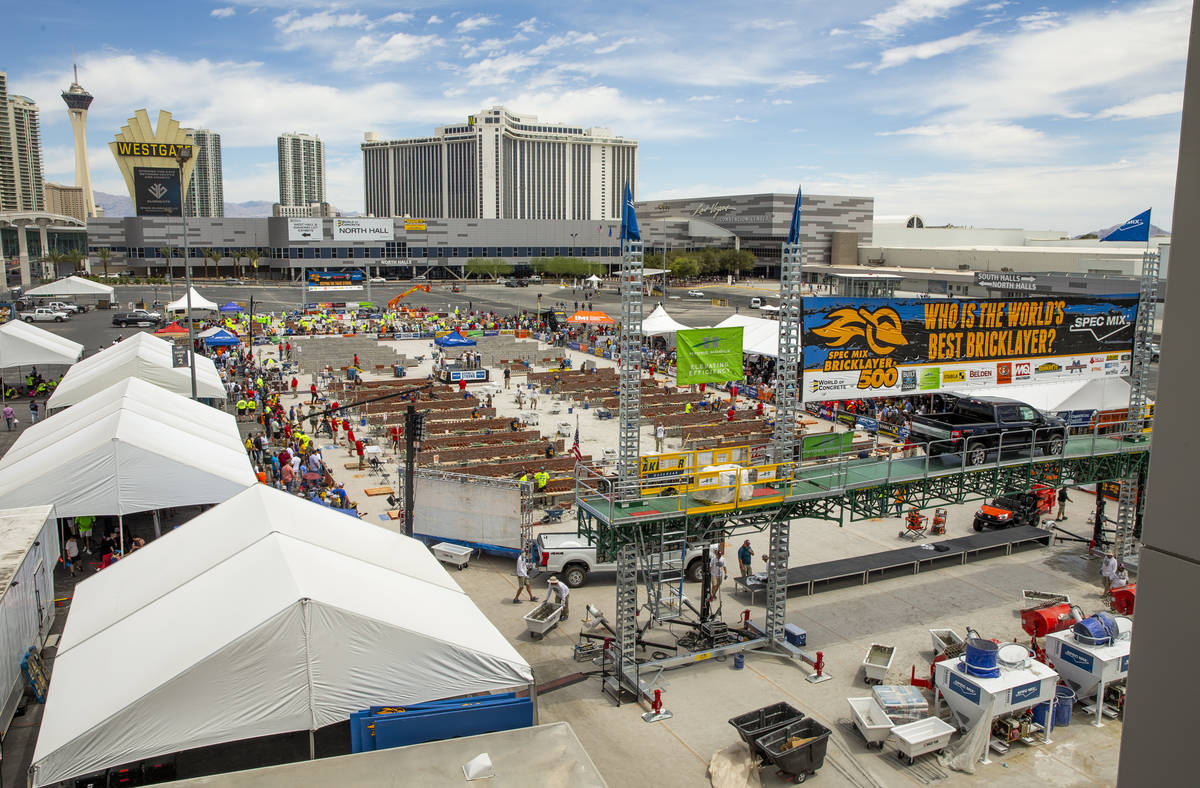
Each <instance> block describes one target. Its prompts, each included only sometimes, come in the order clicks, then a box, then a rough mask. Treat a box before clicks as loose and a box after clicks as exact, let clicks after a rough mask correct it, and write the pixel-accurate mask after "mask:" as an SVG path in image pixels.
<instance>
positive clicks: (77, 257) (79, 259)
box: [63, 249, 83, 274]
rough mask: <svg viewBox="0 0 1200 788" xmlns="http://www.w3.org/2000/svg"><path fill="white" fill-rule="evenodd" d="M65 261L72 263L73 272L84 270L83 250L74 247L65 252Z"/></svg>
mask: <svg viewBox="0 0 1200 788" xmlns="http://www.w3.org/2000/svg"><path fill="white" fill-rule="evenodd" d="M63 262H64V263H70V264H71V273H73V274H78V273H82V272H83V252H81V251H79V250H78V249H72V250H71V251H69V252H67V253H66V254H64V255H63Z"/></svg>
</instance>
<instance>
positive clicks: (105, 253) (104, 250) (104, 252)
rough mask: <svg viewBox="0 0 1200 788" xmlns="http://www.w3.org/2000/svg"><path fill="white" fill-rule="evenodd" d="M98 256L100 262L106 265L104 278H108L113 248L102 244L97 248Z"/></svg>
mask: <svg viewBox="0 0 1200 788" xmlns="http://www.w3.org/2000/svg"><path fill="white" fill-rule="evenodd" d="M96 256H97V257H99V258H100V262H101V263H102V264H103V265H104V278H105V279H107V278H108V261H109V258H111V257H112V249H109V248H108V247H107V246H102V247H100V248H99V249H97V250H96Z"/></svg>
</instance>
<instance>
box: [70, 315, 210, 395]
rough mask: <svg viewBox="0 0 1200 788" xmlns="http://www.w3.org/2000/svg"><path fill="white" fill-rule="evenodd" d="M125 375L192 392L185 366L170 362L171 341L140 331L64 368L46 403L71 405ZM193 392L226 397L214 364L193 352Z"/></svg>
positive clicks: (175, 389)
mask: <svg viewBox="0 0 1200 788" xmlns="http://www.w3.org/2000/svg"><path fill="white" fill-rule="evenodd" d="M125 378H141V379H142V380H145V381H148V382H150V383H153V384H154V385H156V386H161V387H162V388H165V389H167V390H168V391H173V392H175V393H176V394H186V395H189V396H190V395H191V393H192V383H191V373H190V372H189V370H188V368H187V367H178V368H174V367H172V366H171V343H170V342H168V341H167V340H165V339H161V338H159V337H156V336H152V335H150V334H147V333H146V332H144V331H141V332H138V333H137V334H134V335H133V336H131V337H130V338H129V339H126V340H125V341H123V342H119V343H117V344H116V345H110V346H109V347H106V348H105V349H104V350H101V351H100V352H99V353H97V354H96V355H94V356H89V357H88V358H85V359H84V360H83V361H80V362H79V363H78V364H76V365H75V366H73V367H71V368H70V369H69V370H67V374H66V375H65V376H64V377H63V379H62V382H60V383H59V384H58V388H56V389H55V390H54V393H53V394H52V395H50V399H49V401H48V403H47V404H48V405H49V406H50V407H51V408H63V407H66V406H68V405H74V404H75V403H77V402H81V401H82V400H84V399H86V398H87V397H90V396H91V395H92V394H95V393H97V392H100V391H103V390H104V389H106V388H108V387H109V386H111V385H113V384H114V383H119V382H120V381H122V380H124V379H125ZM196 394H197V395H198V396H200V397H216V398H221V399H223V398H224V397H225V385H224V384H223V383H222V382H221V376H220V375H218V374H217V368H216V367H215V366H214V365H213V363H212V359H209V358H206V357H204V356H196Z"/></svg>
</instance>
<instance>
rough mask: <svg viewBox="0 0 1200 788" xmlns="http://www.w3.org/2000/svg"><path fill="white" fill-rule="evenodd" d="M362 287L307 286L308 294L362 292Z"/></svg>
mask: <svg viewBox="0 0 1200 788" xmlns="http://www.w3.org/2000/svg"><path fill="white" fill-rule="evenodd" d="M362 289H363V286H362V285H349V284H347V285H309V286H308V291H309V292H310V293H331V292H333V291H335V290H362Z"/></svg>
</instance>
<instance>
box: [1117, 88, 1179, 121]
mask: <svg viewBox="0 0 1200 788" xmlns="http://www.w3.org/2000/svg"><path fill="white" fill-rule="evenodd" d="M1182 110H1183V91H1182V90H1179V91H1175V92H1173V93H1155V94H1154V95H1152V96H1142V97H1141V98H1136V99H1134V100H1133V101H1127V102H1125V103H1124V104H1118V105H1117V106H1115V107H1109V108H1107V109H1102V110H1100V111H1099V112H1097V113H1096V117H1097V118H1115V119H1117V120H1130V119H1133V118H1154V117H1158V116H1159V115H1173V114H1175V113H1177V112H1180V111H1182Z"/></svg>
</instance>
